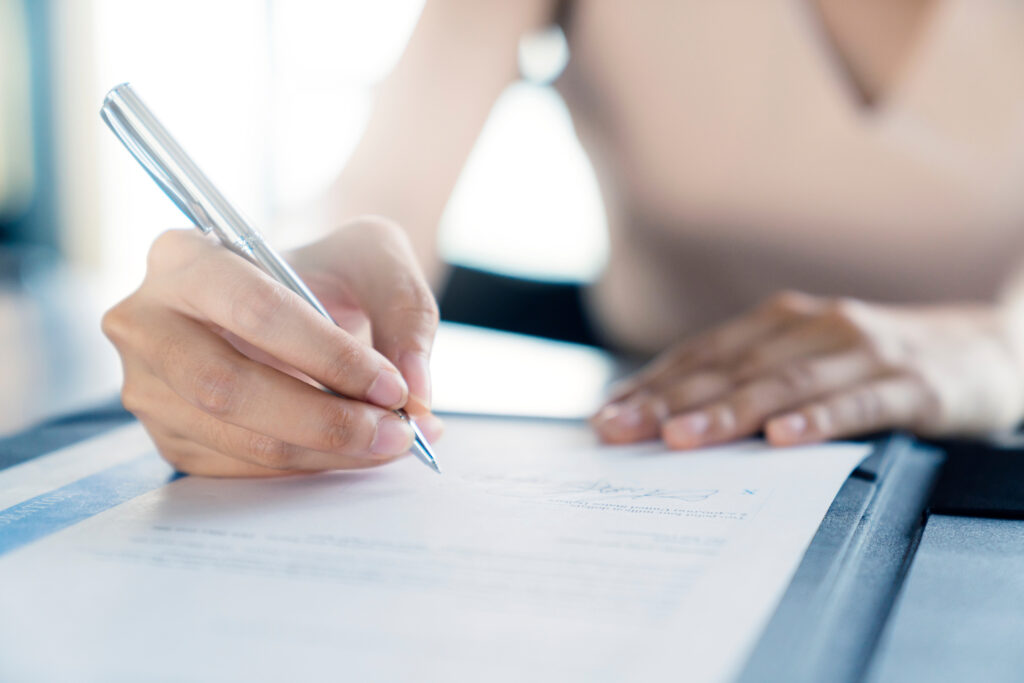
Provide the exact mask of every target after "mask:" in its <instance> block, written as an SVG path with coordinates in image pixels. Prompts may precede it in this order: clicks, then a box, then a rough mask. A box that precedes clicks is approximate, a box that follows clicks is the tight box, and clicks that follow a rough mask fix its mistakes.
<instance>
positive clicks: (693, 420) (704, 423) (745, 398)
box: [661, 350, 879, 448]
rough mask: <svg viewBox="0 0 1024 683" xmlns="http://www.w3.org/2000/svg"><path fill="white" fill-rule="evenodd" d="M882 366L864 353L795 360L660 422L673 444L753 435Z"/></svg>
mask: <svg viewBox="0 0 1024 683" xmlns="http://www.w3.org/2000/svg"><path fill="white" fill-rule="evenodd" d="M878 372H879V367H878V365H877V363H876V362H875V360H874V358H873V357H872V356H871V355H870V354H868V353H866V352H864V351H860V350H858V351H850V352H845V353H840V354H833V355H829V356H822V357H819V358H809V359H802V360H799V361H794V362H791V363H790V364H788V365H787V366H785V367H783V368H781V369H779V370H778V371H776V372H773V373H771V374H769V375H767V376H765V377H762V378H759V379H756V380H753V381H751V382H748V383H746V384H743V385H742V386H740V387H739V388H737V389H736V390H735V391H733V392H730V394H729V395H728V396H726V397H725V398H724V399H722V400H721V401H717V402H715V403H714V404H713V405H710V406H706V407H703V408H701V409H699V410H697V411H693V412H689V413H684V414H682V415H678V416H676V417H672V418H671V419H669V420H666V421H665V422H664V424H662V428H661V436H662V439H664V441H665V443H666V444H667V445H668V446H669V447H671V448H696V447H698V446H705V445H709V444H714V443H722V442H725V441H731V440H734V439H738V438H742V437H746V436H751V435H753V434H755V433H757V432H758V431H759V430H760V429H761V428H762V427H763V426H764V424H765V422H766V420H768V418H770V417H771V416H772V415H776V414H778V413H779V412H781V411H785V410H789V409H791V408H794V407H796V406H798V405H801V404H803V403H806V402H807V401H809V400H813V399H816V398H819V397H821V396H826V395H828V394H831V393H834V392H836V391H839V390H842V389H846V388H848V387H850V386H853V385H855V384H857V383H860V382H863V381H864V380H866V379H870V378H872V377H874V376H875V375H876V374H877V373H878Z"/></svg>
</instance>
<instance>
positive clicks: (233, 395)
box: [103, 86, 441, 476]
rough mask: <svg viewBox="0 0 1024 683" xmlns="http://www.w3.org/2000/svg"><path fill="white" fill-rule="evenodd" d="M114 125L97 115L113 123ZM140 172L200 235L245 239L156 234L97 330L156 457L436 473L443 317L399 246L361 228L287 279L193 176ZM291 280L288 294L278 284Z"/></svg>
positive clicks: (239, 470) (273, 469)
mask: <svg viewBox="0 0 1024 683" xmlns="http://www.w3.org/2000/svg"><path fill="white" fill-rule="evenodd" d="M121 87H124V86H121ZM115 92H116V91H112V93H111V95H114V94H115ZM109 100H110V96H108V103H109ZM114 113H115V114H116V113H118V112H114ZM109 114H110V112H108V111H107V107H106V106H105V111H104V115H105V118H107V120H108V123H110V118H108V116H109ZM116 123H118V122H117V121H115V123H114V124H111V127H112V128H114V129H115V132H118V135H119V136H121V137H122V139H124V135H123V133H122V131H118V129H117V128H116V127H115V124H116ZM134 137H136V138H140V136H138V135H137V134H136V135H135V136H134ZM172 142H173V141H172ZM139 144H140V145H142V149H133V148H132V146H131V145H129V144H128V142H126V145H127V146H128V147H129V150H130V151H132V153H133V154H135V155H136V157H137V158H139V157H140V155H142V156H143V158H145V156H146V153H147V152H148V151H150V150H149V149H148V148H147V145H152V144H154V143H153V141H152V140H147V139H146V138H141V142H140V143H139ZM143 158H140V161H142V162H143V165H144V166H146V170H147V171H148V172H149V173H150V175H152V176H153V177H154V179H155V180H157V182H158V183H159V184H160V185H161V187H162V188H163V189H164V190H165V191H166V192H167V193H168V195H169V196H171V198H172V199H173V200H174V201H175V203H176V204H178V206H179V207H180V208H182V210H183V211H185V212H186V214H187V215H189V216H190V218H192V219H193V221H194V222H196V224H197V225H199V226H200V227H202V226H203V224H204V223H205V224H207V225H206V227H207V228H208V229H212V230H213V231H214V232H215V233H217V234H218V236H219V237H221V239H222V240H223V239H225V235H224V234H221V233H222V232H225V231H227V230H229V229H231V230H233V233H232V234H235V235H238V234H239V233H241V237H242V239H238V240H235V241H234V242H233V243H231V244H230V246H231V248H232V250H231V251H229V250H228V249H224V248H223V247H221V246H219V245H218V244H217V243H216V242H214V241H211V240H210V239H208V238H206V237H203V236H202V235H201V234H199V233H198V232H196V231H184V230H172V231H169V232H167V233H165V234H164V235H162V236H161V237H160V238H159V239H158V240H157V241H156V242H155V243H154V245H153V248H152V250H151V252H150V256H149V262H148V269H147V274H146V278H145V280H144V281H143V283H142V285H141V286H140V287H139V289H138V290H137V291H136V292H135V293H134V294H132V295H131V296H129V297H128V298H127V299H125V300H124V301H122V302H121V303H119V304H118V305H117V306H115V307H114V308H113V309H111V310H110V311H109V312H108V313H107V314H106V316H105V317H104V321H103V328H104V332H105V333H106V334H107V336H108V337H109V338H110V339H111V340H112V341H113V342H114V345H115V346H116V347H117V349H118V352H119V353H120V354H121V359H122V363H123V366H124V387H123V391H122V398H123V401H124V404H125V407H126V408H128V409H129V410H130V411H132V412H133V413H135V414H136V415H137V416H138V417H139V419H140V420H141V421H142V422H143V424H144V425H145V427H146V429H147V431H148V432H149V433H150V435H151V436H152V438H153V440H154V442H155V443H156V445H157V447H158V449H159V450H160V452H161V454H162V455H163V456H164V457H165V458H166V459H167V460H168V461H169V462H171V463H172V464H173V465H174V466H175V467H176V468H177V469H179V470H181V471H184V472H188V473H192V474H205V475H212V476H260V475H273V474H281V473H283V472H288V471H317V470H329V469H349V468H357V467H367V466H372V465H376V464H382V463H385V462H390V461H391V460H393V459H395V458H397V457H399V456H401V455H403V454H405V453H407V452H409V450H410V449H416V453H417V455H418V456H419V457H420V458H421V459H423V460H424V461H425V462H427V463H428V464H430V462H431V461H433V458H432V453H430V450H429V448H430V447H429V444H428V440H433V439H436V438H437V437H438V436H439V434H440V429H441V427H440V421H439V420H437V418H435V417H433V416H432V415H431V414H430V413H429V407H430V375H429V366H428V358H429V355H430V348H431V344H432V342H433V337H434V334H435V332H436V329H437V318H438V315H437V306H436V303H435V302H434V298H433V295H432V294H431V292H430V289H429V287H428V285H427V283H426V281H425V279H424V277H423V275H422V273H421V271H420V268H419V266H418V264H417V263H416V261H415V257H414V256H413V254H412V250H411V248H410V247H409V245H408V243H407V241H406V238H405V235H404V233H403V231H402V230H401V229H400V228H399V227H397V226H396V225H394V224H393V223H390V222H389V221H386V220H385V219H382V218H377V217H367V218H361V219H357V220H355V221H353V222H351V223H349V224H348V225H346V226H343V227H342V228H340V229H338V230H337V231H336V232H335V233H334V234H332V235H331V236H329V237H328V238H326V239H324V240H322V241H320V242H318V243H315V244H313V245H310V246H308V247H306V248H304V249H301V250H298V251H296V252H295V253H294V254H293V255H292V258H291V259H290V260H291V262H292V265H293V266H294V268H295V270H294V271H292V269H291V267H289V266H288V264H287V263H285V262H284V261H283V260H281V259H280V257H277V256H276V254H274V253H273V252H272V251H270V250H269V248H268V247H266V246H265V244H263V243H262V240H261V239H259V237H258V233H255V231H252V232H251V233H247V232H245V231H244V230H245V228H247V227H248V225H247V224H245V223H242V225H243V226H244V227H243V228H242V229H234V228H232V224H231V221H230V220H227V221H226V220H225V214H227V213H228V212H233V210H232V209H231V207H230V205H226V200H223V197H222V196H220V195H219V193H216V195H215V197H214V198H215V199H219V200H221V201H224V202H225V205H226V208H225V207H222V206H219V205H218V204H217V203H216V202H213V203H208V202H205V201H201V202H200V201H196V200H195V197H196V196H198V195H199V192H198V190H199V189H201V188H197V187H196V185H195V184H194V183H190V181H189V178H188V177H187V174H180V173H176V174H175V176H176V177H171V178H167V177H161V175H160V174H162V173H164V170H163V169H164V167H165V165H153V164H148V163H146V161H144V160H143ZM186 161H187V162H188V163H191V161H190V160H188V159H187V157H186ZM196 171H198V169H196ZM202 179H203V180H205V176H202ZM214 192H215V190H214ZM230 218H232V217H231V216H228V219H230ZM234 218H237V219H238V220H240V221H241V220H243V219H241V218H240V216H239V215H238V214H237V212H234ZM253 245H257V246H258V247H262V248H265V249H266V250H267V252H268V253H269V255H267V254H256V255H254V254H253ZM233 251H235V252H237V253H232V252H233ZM239 254H242V255H243V256H245V258H240V256H239ZM259 257H262V258H263V259H270V263H269V267H268V265H267V264H265V263H262V260H261V258H259ZM247 259H248V260H252V261H253V262H252V263H250V262H247ZM275 259H276V260H275ZM254 263H258V264H260V267H259V268H257V267H254ZM275 269H277V270H275ZM282 269H283V270H286V271H287V272H284V273H281V272H278V271H279V270H282ZM289 277H291V278H293V279H294V281H295V283H294V284H291V283H290V284H287V285H286V284H283V282H282V281H284V282H288V278H289ZM307 284H308V285H309V288H306V291H305V293H303V292H302V288H305V286H306V285H307ZM314 290H315V292H316V294H314V293H313V291H314ZM318 296H319V298H318ZM313 302H315V303H313ZM318 305H319V306H318ZM332 318H333V320H332ZM335 322H336V323H337V324H335ZM371 338H372V345H371V344H370V343H369V342H370V341H371ZM310 380H312V381H313V382H316V383H317V384H319V385H322V386H323V387H325V388H327V389H329V390H330V391H331V392H334V395H332V394H331V393H327V392H325V391H322V390H320V389H318V388H317V387H316V386H314V385H313V384H311V383H310ZM400 409H405V410H408V412H409V413H410V414H411V415H412V416H413V417H414V418H415V420H416V423H418V424H419V427H420V428H421V429H422V433H421V434H419V435H417V431H418V430H417V428H416V424H415V423H413V422H412V421H411V420H409V419H408V417H407V416H406V414H405V412H404V410H402V411H401V412H396V411H399V410H400ZM424 451H425V454H424Z"/></svg>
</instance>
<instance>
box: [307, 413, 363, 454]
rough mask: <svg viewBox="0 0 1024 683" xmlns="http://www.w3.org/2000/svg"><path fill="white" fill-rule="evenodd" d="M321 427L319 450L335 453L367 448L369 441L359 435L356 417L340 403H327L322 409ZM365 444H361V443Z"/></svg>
mask: <svg viewBox="0 0 1024 683" xmlns="http://www.w3.org/2000/svg"><path fill="white" fill-rule="evenodd" d="M322 421H323V427H322V428H321V429H320V430H319V435H318V440H319V443H318V447H319V450H322V451H325V452H329V453H337V452H349V451H353V450H359V448H360V447H366V448H368V447H369V440H368V439H363V438H362V435H360V434H359V432H360V431H361V430H360V425H359V421H358V420H357V419H356V416H355V415H354V414H353V413H352V411H351V410H349V409H348V408H347V407H346V406H345V405H344V404H343V403H341V402H340V401H328V402H327V405H326V406H325V408H324V412H323V416H322ZM363 440H365V441H366V442H367V443H365V444H363V443H361V441H363Z"/></svg>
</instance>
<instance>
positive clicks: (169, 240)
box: [146, 230, 196, 271]
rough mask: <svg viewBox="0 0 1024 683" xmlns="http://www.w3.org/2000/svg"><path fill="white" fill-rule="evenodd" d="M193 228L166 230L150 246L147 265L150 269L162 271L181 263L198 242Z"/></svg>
mask: <svg viewBox="0 0 1024 683" xmlns="http://www.w3.org/2000/svg"><path fill="white" fill-rule="evenodd" d="M192 232H193V231H192V230H165V231H164V232H162V233H160V234H159V235H158V236H157V238H156V239H155V240H153V244H152V245H151V246H150V248H149V253H148V254H147V256H146V266H147V269H148V270H150V271H161V270H164V269H167V268H172V267H174V266H177V265H179V264H180V263H181V262H182V260H183V259H184V258H186V257H187V256H188V254H189V253H190V250H191V249H192V248H194V245H195V244H196V240H195V235H193V234H192Z"/></svg>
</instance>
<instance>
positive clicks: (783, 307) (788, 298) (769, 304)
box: [765, 290, 812, 315]
mask: <svg viewBox="0 0 1024 683" xmlns="http://www.w3.org/2000/svg"><path fill="white" fill-rule="evenodd" d="M811 300H812V297H811V296H809V295H807V294H804V293H802V292H797V291H794V290H783V291H781V292H778V293H776V294H773V295H772V296H771V297H770V298H769V299H768V300H767V301H766V302H765V309H766V311H767V312H768V313H770V314H775V315H793V314H796V313H802V312H804V311H805V310H807V308H808V305H809V303H810V302H811Z"/></svg>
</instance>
